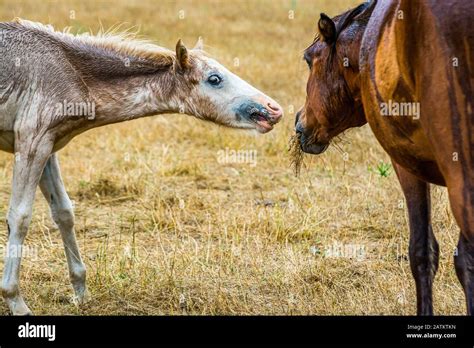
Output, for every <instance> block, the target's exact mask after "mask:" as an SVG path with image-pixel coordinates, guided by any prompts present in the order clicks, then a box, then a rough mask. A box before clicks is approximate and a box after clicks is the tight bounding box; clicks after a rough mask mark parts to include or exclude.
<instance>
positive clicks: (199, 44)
mask: <svg viewBox="0 0 474 348" xmlns="http://www.w3.org/2000/svg"><path fill="white" fill-rule="evenodd" d="M203 49H204V42H203V40H202V37H200V36H199V39H198V40H197V42H196V45H194V48H193V50H196V51H202V50H203Z"/></svg>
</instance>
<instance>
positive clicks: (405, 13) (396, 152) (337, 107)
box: [296, 0, 474, 315]
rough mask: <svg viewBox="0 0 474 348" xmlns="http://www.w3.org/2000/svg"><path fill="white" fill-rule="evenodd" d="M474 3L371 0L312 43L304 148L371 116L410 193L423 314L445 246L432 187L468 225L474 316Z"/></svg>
mask: <svg viewBox="0 0 474 348" xmlns="http://www.w3.org/2000/svg"><path fill="white" fill-rule="evenodd" d="M472 18H474V6H472V3H471V0H443V1H436V0H418V1H413V0H393V1H379V2H377V1H372V2H371V3H365V4H362V5H360V6H358V7H357V8H355V9H353V10H351V11H348V12H346V13H344V14H342V15H340V16H337V17H335V18H333V19H331V18H329V17H328V16H326V15H324V14H321V18H320V20H319V23H318V28H319V35H318V36H317V37H316V39H315V40H314V42H313V43H312V44H311V45H310V46H309V47H308V48H307V49H306V50H305V53H304V58H305V60H306V61H307V63H308V65H309V67H310V77H309V80H308V84H307V98H306V103H305V105H304V107H303V108H302V109H301V110H300V111H299V112H298V114H297V118H296V133H297V138H298V139H299V143H300V146H301V149H302V150H303V151H304V152H308V153H312V154H319V153H322V152H323V151H324V150H325V149H326V148H327V147H328V144H329V142H330V140H331V139H332V138H333V137H334V136H336V135H338V134H340V133H341V132H343V131H344V130H346V129H347V128H349V127H357V126H361V125H364V124H365V123H369V125H370V127H371V128H372V130H373V132H374V134H375V136H376V138H377V139H378V141H379V142H380V144H381V145H382V147H383V148H384V149H385V151H387V153H388V154H389V155H390V157H391V159H392V162H393V166H394V167H395V170H396V172H397V175H398V179H399V181H400V184H401V186H402V189H403V192H404V194H405V198H406V202H407V207H408V214H409V224H410V246H409V255H410V265H411V270H412V273H413V276H414V278H415V282H416V292H417V308H418V314H419V315H430V314H432V313H433V303H432V285H433V279H434V277H435V273H436V270H437V268H438V255H439V248H438V243H437V242H436V239H435V236H434V234H433V231H432V227H431V218H430V187H429V184H430V183H432V184H437V185H443V186H447V188H448V193H449V200H450V204H451V208H452V211H453V214H454V217H455V219H456V221H457V223H458V225H459V226H460V228H461V233H460V238H459V244H458V248H457V252H456V253H455V267H456V273H457V276H458V278H459V280H460V282H461V284H462V286H463V288H464V292H465V295H466V304H467V312H468V314H471V315H472V314H474V151H473V147H474V113H473V109H474V101H473V72H474V52H473V47H474V28H473V26H472Z"/></svg>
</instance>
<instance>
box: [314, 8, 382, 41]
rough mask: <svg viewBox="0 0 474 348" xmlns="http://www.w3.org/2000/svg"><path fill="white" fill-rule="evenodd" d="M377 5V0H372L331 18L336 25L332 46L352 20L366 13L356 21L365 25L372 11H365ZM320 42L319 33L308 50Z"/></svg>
mask: <svg viewBox="0 0 474 348" xmlns="http://www.w3.org/2000/svg"><path fill="white" fill-rule="evenodd" d="M376 4H377V0H372V1H367V2H364V3H362V4H360V5H359V6H357V7H355V8H353V9H352V10H349V11H347V12H344V13H343V14H340V15H338V16H335V17H334V18H333V21H334V22H335V23H336V40H334V42H333V46H335V45H336V42H337V38H338V37H339V35H340V34H341V33H342V32H343V31H344V30H345V29H346V28H347V27H348V26H349V25H350V24H352V23H353V21H354V19H355V18H356V17H357V16H359V15H360V14H361V13H363V12H366V14H365V15H364V16H362V17H360V18H358V21H362V22H364V23H367V22H368V21H369V18H370V14H371V13H372V11H366V10H367V9H370V10H372V9H373V8H374V6H375V5H376ZM319 40H320V35H319V33H317V34H316V36H315V37H314V40H313V42H312V43H311V45H310V46H309V47H308V48H310V47H311V46H313V45H314V44H315V43H316V42H318V41H319Z"/></svg>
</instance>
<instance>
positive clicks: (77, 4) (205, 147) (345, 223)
mask: <svg viewBox="0 0 474 348" xmlns="http://www.w3.org/2000/svg"><path fill="white" fill-rule="evenodd" d="M356 2H357V1H349V0H347V1H344V0H339V1H338V0H327V1H323V0H321V1H290V0H285V1H270V0H258V1H257V0H256V1H250V0H249V1H219V2H217V1H199V2H197V1H196V2H191V1H178V2H165V1H160V2H156V1H131V0H130V1H113V2H97V1H92V0H90V1H78V0H74V1H62V2H41V3H39V2H37V1H33V0H32V1H21V2H18V0H1V1H0V14H1V19H2V20H9V19H11V18H13V17H14V16H20V17H23V18H27V19H31V20H38V21H42V22H50V23H52V24H54V25H55V26H56V27H59V28H61V27H64V26H68V25H72V26H73V27H74V28H75V29H80V30H87V29H88V28H89V27H91V28H92V29H93V30H97V29H98V28H99V21H101V22H102V24H103V25H104V27H109V26H111V25H114V24H117V23H120V22H127V23H128V25H137V26H139V27H140V29H141V33H142V34H143V35H144V36H145V37H150V38H153V39H154V40H156V42H158V43H159V44H161V45H163V46H166V47H174V45H175V43H176V41H177V39H178V38H179V37H181V38H183V39H184V41H185V43H187V44H188V45H192V44H194V42H195V40H196V39H197V37H198V36H203V38H204V40H205V44H206V49H207V50H208V51H209V52H210V53H211V54H212V55H213V56H215V57H217V58H218V59H219V60H220V61H222V62H223V63H225V64H226V65H228V66H230V67H232V64H233V62H234V58H235V57H237V58H239V60H240V66H239V67H233V68H232V70H233V71H235V72H236V73H237V74H239V75H241V76H242V77H244V78H245V79H247V80H248V81H250V82H251V83H252V84H254V85H255V86H257V87H258V88H260V89H262V90H263V91H265V92H266V93H268V94H269V95H271V96H273V97H274V98H275V99H276V100H278V101H280V103H281V104H282V105H283V106H284V107H285V110H286V119H285V120H284V122H282V124H280V125H279V126H278V127H276V129H275V130H274V131H273V132H272V133H270V134H268V135H265V136H260V137H255V136H252V135H249V134H246V133H240V132H238V131H233V130H228V129H224V128H222V127H218V126H215V125H212V124H208V123H203V122H200V121H197V120H195V119H192V118H191V117H186V116H180V115H168V116H157V117H153V118H148V119H142V120H138V121H133V122H128V123H124V124H119V125H114V126H109V127H105V128H102V129H96V130H93V131H91V132H89V133H87V134H83V135H81V136H79V137H78V138H76V139H75V140H73V141H72V142H71V143H70V144H69V145H68V146H67V147H66V148H65V149H64V150H62V151H61V153H60V159H61V162H62V169H63V176H64V180H65V183H66V186H67V188H68V190H69V192H70V195H71V198H72V199H73V200H74V201H75V206H76V232H77V235H78V239H79V242H80V246H81V250H82V253H83V256H84V259H85V262H86V264H87V266H88V272H89V273H88V285H89V288H90V291H91V293H92V296H93V300H92V301H91V302H90V303H89V304H87V305H86V306H85V307H84V308H81V309H78V308H76V307H75V306H74V305H73V304H72V303H71V302H70V300H69V297H70V296H71V294H72V290H71V288H70V286H69V281H68V275H67V267H66V261H65V257H64V254H63V248H62V243H61V240H60V236H59V233H58V231H57V230H56V228H55V227H54V225H53V224H52V223H51V220H50V217H49V213H48V210H47V206H46V204H45V202H44V200H43V198H42V197H41V196H40V195H38V197H37V201H36V204H35V210H34V217H33V221H32V224H31V228H30V232H29V235H28V238H27V244H28V245H30V246H35V247H37V248H38V250H39V257H38V259H37V260H32V259H25V260H24V263H23V271H22V277H21V278H22V289H23V293H24V295H25V297H26V300H27V301H28V303H29V305H30V307H31V308H32V310H33V311H34V312H35V313H36V314H87V315H90V314H130V315H141V314H414V313H415V291H414V282H413V280H412V277H411V273H410V268H409V264H408V261H407V257H406V253H407V248H408V239H407V237H408V231H407V218H406V212H405V209H404V208H403V207H402V206H401V204H402V203H401V202H403V197H402V193H401V190H400V188H399V185H398V183H397V180H396V178H395V176H394V174H393V173H391V175H389V176H388V177H383V176H380V175H379V174H377V172H376V171H373V170H369V167H371V168H374V167H376V166H377V164H378V163H379V162H380V161H384V162H389V159H388V157H387V155H386V154H385V153H384V152H383V150H382V149H381V148H380V146H379V145H378V144H377V143H376V140H375V139H374V137H373V136H372V134H371V132H370V129H368V127H364V128H362V129H358V130H353V131H350V132H348V134H347V135H345V136H344V137H343V139H344V141H343V142H342V143H340V144H339V145H338V147H339V148H336V147H334V146H332V147H331V148H330V149H329V150H328V151H327V152H326V153H325V154H324V155H322V156H320V157H312V158H306V160H305V162H306V163H305V166H303V167H302V169H301V174H300V176H299V177H298V178H295V176H294V175H293V172H292V170H291V168H290V161H289V155H288V139H289V137H290V135H291V134H292V129H293V122H294V112H292V110H296V109H297V108H298V107H299V106H300V105H301V104H302V103H303V101H304V96H305V82H306V78H307V68H306V66H305V64H304V63H303V62H302V60H301V53H302V50H303V49H304V48H305V46H306V45H307V44H308V43H309V42H310V41H311V40H312V38H313V35H314V32H315V26H316V20H317V16H318V14H319V12H321V11H325V12H327V13H329V14H331V15H333V14H336V13H338V12H340V11H342V10H345V9H347V8H348V7H350V6H352V5H354V4H355V3H356ZM292 7H295V9H296V14H295V19H294V20H289V19H288V11H289V10H290V9H291V8H292ZM180 10H184V15H185V18H184V19H179V17H178V16H179V11H180ZM70 11H75V16H76V19H75V20H70V18H69V15H70ZM226 148H228V149H235V150H239V149H244V150H256V151H257V165H256V166H254V167H252V166H251V165H249V164H236V163H228V164H221V163H219V162H218V160H217V158H218V152H219V151H222V150H225V149H226ZM344 153H347V155H348V158H347V157H345V155H344ZM344 159H346V160H344ZM0 171H2V173H3V175H2V176H1V179H0V195H1V197H0V198H1V199H0V220H4V219H5V213H6V209H7V206H8V198H9V193H10V180H11V172H12V157H11V156H10V155H8V154H4V153H2V154H1V155H0ZM433 202H434V207H433V219H434V229H435V231H436V234H437V236H438V238H439V241H440V246H441V264H440V269H439V272H438V275H437V277H436V282H435V306H436V311H437V313H443V314H463V313H464V311H465V310H464V297H463V294H462V291H461V287H460V285H459V284H458V281H457V279H456V277H455V272H454V267H453V261H452V256H451V255H452V252H453V249H454V246H455V244H456V242H457V234H458V228H457V227H456V224H455V222H454V220H453V218H452V216H451V213H450V210H449V205H448V201H447V198H446V194H445V192H444V190H442V189H439V188H436V189H435V190H434V192H433ZM5 240H6V228H3V229H2V231H1V233H0V243H1V244H2V245H4V243H5ZM335 243H343V244H344V245H356V246H357V247H361V248H364V251H365V258H363V259H362V260H357V259H354V258H347V257H328V255H326V254H325V250H326V249H327V248H329V247H331V246H333V245H335ZM0 263H1V262H0ZM0 266H3V264H1V265H0ZM0 313H1V314H7V313H8V311H7V308H6V305H5V304H4V303H3V302H0Z"/></svg>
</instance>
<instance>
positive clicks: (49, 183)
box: [40, 154, 89, 304]
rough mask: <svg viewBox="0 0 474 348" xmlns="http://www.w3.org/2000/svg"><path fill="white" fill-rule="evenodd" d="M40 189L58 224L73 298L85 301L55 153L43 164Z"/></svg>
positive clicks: (81, 271)
mask: <svg viewBox="0 0 474 348" xmlns="http://www.w3.org/2000/svg"><path fill="white" fill-rule="evenodd" d="M40 188H41V191H42V192H43V195H44V197H45V198H46V200H47V201H48V204H49V207H50V209H51V215H52V217H53V220H54V222H55V223H56V224H57V225H58V228H59V231H60V233H61V238H62V240H63V243H64V249H65V252H66V259H67V263H68V267H69V276H70V278H71V283H72V287H73V288H74V293H75V300H76V302H77V303H78V304H81V303H83V302H85V301H87V300H88V297H89V296H88V292H87V287H86V267H85V266H84V263H83V262H82V258H81V254H80V251H79V247H78V245H77V241H76V236H75V233H74V212H73V207H72V203H71V200H70V199H69V196H68V194H67V192H66V189H65V188H64V183H63V180H62V178H61V172H60V168H59V161H58V158H57V155H56V154H52V155H51V157H50V158H49V160H48V162H47V163H46V166H45V168H44V171H43V175H42V176H41V180H40Z"/></svg>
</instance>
